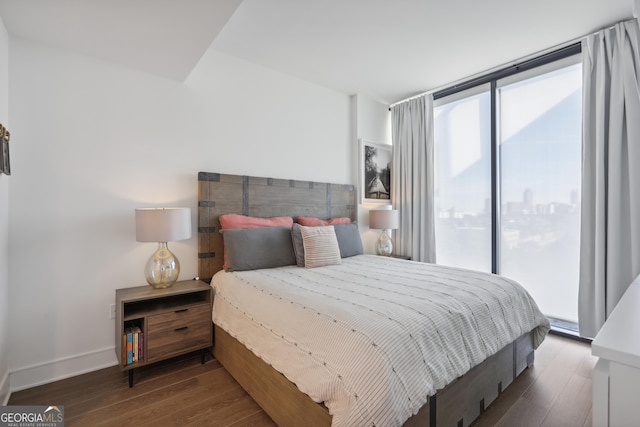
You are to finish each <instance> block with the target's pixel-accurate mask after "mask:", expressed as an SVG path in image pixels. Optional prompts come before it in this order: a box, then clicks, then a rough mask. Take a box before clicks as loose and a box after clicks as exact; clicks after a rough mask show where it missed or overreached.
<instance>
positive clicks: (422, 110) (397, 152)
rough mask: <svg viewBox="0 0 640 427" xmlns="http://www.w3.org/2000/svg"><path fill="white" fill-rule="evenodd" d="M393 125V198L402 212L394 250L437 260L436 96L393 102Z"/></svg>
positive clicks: (418, 258)
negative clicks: (434, 155) (434, 100)
mask: <svg viewBox="0 0 640 427" xmlns="http://www.w3.org/2000/svg"><path fill="white" fill-rule="evenodd" d="M391 127H392V129H391V130H392V141H393V160H392V168H391V173H392V179H391V187H392V191H391V198H392V199H391V202H392V203H393V206H394V207H395V208H396V209H397V210H398V211H399V215H400V228H399V229H398V230H396V232H395V233H394V251H395V252H396V253H398V254H402V255H409V256H411V258H412V259H413V260H414V261H423V262H435V261H436V253H435V225H434V210H433V193H434V183H433V177H434V174H433V166H434V160H433V145H434V142H433V96H432V95H424V96H420V97H418V98H413V99H410V100H408V101H405V102H403V103H401V104H398V105H395V106H393V107H392V108H391Z"/></svg>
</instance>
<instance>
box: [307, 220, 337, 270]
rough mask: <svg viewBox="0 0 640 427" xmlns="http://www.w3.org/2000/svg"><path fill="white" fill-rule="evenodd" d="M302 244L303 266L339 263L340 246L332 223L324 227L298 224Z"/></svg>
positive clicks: (310, 266) (311, 266)
mask: <svg viewBox="0 0 640 427" xmlns="http://www.w3.org/2000/svg"><path fill="white" fill-rule="evenodd" d="M300 232H301V234H302V244H303V246H304V266H305V267H307V268H313V267H323V266H325V265H336V264H340V263H341V258H340V246H338V239H337V238H336V231H335V229H334V228H333V225H329V226H326V227H305V226H300Z"/></svg>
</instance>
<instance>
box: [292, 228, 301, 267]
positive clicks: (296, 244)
mask: <svg viewBox="0 0 640 427" xmlns="http://www.w3.org/2000/svg"><path fill="white" fill-rule="evenodd" d="M300 227H301V225H300V224H298V223H297V222H296V223H295V224H293V227H291V242H292V243H293V253H294V254H295V256H296V265H297V266H298V267H304V243H303V240H302V232H301V231H300Z"/></svg>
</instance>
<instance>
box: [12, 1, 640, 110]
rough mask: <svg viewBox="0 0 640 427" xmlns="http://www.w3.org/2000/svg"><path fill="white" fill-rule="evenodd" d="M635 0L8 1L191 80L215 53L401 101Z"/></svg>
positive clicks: (55, 34)
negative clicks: (207, 56)
mask: <svg viewBox="0 0 640 427" xmlns="http://www.w3.org/2000/svg"><path fill="white" fill-rule="evenodd" d="M634 1H638V0H606V1H605V0H560V1H559V0H536V1H527V2H522V1H513V0H483V1H479V0H446V1H445V0H315V1H314V0H215V1H212V0H180V1H178V0H91V1H87V0H56V1H51V0H28V1H19V0H0V17H1V18H2V20H3V22H4V24H5V27H6V28H7V30H8V32H9V34H10V35H11V36H16V37H21V38H25V39H28V40H32V41H36V42H42V43H47V44H50V45H54V46H57V47H60V48H63V49H69V50H72V51H77V52H80V53H84V54H88V55H92V56H95V57H99V58H102V59H106V60H109V61H113V62H116V63H120V64H123V65H126V66H130V67H133V68H136V69H140V70H144V71H147V72H151V73H154V74H157V75H161V76H164V77H168V78H172V79H176V80H179V81H183V80H184V79H185V78H186V77H187V76H188V75H189V73H190V71H191V70H192V69H193V67H195V65H196V64H197V62H198V60H199V59H200V58H201V56H202V55H203V54H204V52H205V51H206V50H207V49H208V48H211V49H215V50H218V51H221V52H224V53H227V54H229V55H233V56H236V57H239V58H242V59H245V60H247V61H250V62H252V63H256V64H259V65H262V66H265V67H268V68H271V69H274V70H277V71H279V72H282V73H286V74H289V75H293V76H296V77H298V78H300V79H304V80H307V81H310V82H313V83H316V84H319V85H322V86H325V87H329V88H332V89H335V90H339V91H342V92H345V93H347V94H354V93H358V94H362V95H366V96H368V97H370V98H372V99H375V100H377V101H380V102H383V103H385V104H391V103H394V102H397V101H400V100H402V99H404V98H407V97H410V96H412V95H416V94H418V93H421V92H424V91H428V90H431V89H434V88H438V87H443V86H445V85H447V84H450V83H451V82H454V81H457V80H460V79H463V78H465V77H468V76H472V75H476V74H478V73H482V72H484V71H486V70H490V69H494V68H496V67H497V66H502V65H506V64H509V63H513V62H514V61H516V60H518V59H520V58H523V57H527V56H531V55H533V54H535V53H538V52H542V51H545V50H548V49H549V48H551V47H554V46H558V45H561V44H563V43H566V42H567V41H571V40H576V39H577V38H579V37H581V36H584V35H586V34H590V33H593V32H595V31H597V30H599V29H601V28H604V27H608V26H610V25H612V24H614V23H615V22H618V21H621V20H624V19H629V18H631V17H632V16H633V14H634V7H635V3H634Z"/></svg>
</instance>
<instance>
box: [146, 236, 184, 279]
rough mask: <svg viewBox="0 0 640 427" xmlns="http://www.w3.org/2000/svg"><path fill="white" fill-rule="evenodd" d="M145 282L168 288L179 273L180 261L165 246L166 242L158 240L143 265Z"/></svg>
mask: <svg viewBox="0 0 640 427" xmlns="http://www.w3.org/2000/svg"><path fill="white" fill-rule="evenodd" d="M144 275H145V277H146V278H147V283H149V285H151V286H152V287H154V288H156V289H163V288H168V287H170V286H171V285H173V284H174V283H175V282H176V280H178V276H179V275H180V262H179V261H178V258H176V256H175V255H173V254H172V253H171V251H170V250H169V248H168V247H167V242H160V243H159V244H158V250H156V251H155V252H154V253H153V255H151V258H149V260H148V261H147V263H146V265H145V267H144Z"/></svg>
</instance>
